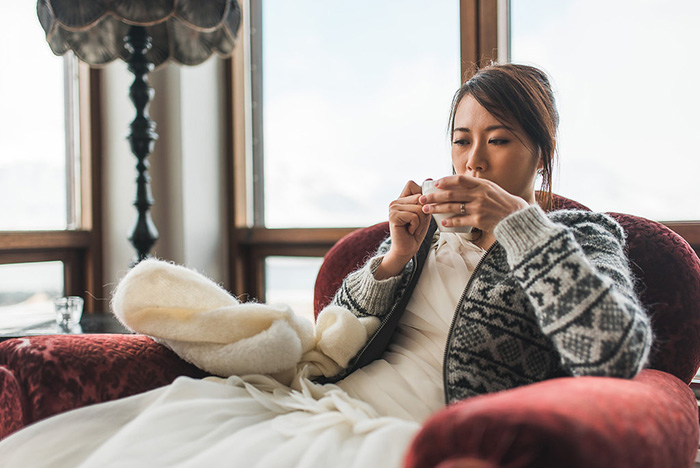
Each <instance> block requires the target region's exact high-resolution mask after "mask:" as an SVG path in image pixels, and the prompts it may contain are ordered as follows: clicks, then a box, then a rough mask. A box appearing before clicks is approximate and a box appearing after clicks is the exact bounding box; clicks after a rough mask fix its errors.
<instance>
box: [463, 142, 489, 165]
mask: <svg viewBox="0 0 700 468" xmlns="http://www.w3.org/2000/svg"><path fill="white" fill-rule="evenodd" d="M484 151H485V149H484V147H483V146H482V145H480V144H475V145H473V146H472V150H471V152H470V153H469V158H467V170H468V171H469V172H483V171H485V170H486V167H487V161H486V155H485V154H484Z"/></svg>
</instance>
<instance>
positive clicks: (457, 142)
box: [452, 139, 469, 146]
mask: <svg viewBox="0 0 700 468" xmlns="http://www.w3.org/2000/svg"><path fill="white" fill-rule="evenodd" d="M452 144H453V145H457V146H464V145H468V144H469V142H468V141H467V140H464V139H462V140H455V141H453V142H452Z"/></svg>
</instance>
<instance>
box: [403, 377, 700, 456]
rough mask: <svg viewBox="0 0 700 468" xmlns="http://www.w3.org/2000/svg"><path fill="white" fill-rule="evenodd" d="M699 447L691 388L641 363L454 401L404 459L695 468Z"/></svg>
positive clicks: (425, 429) (426, 427) (428, 424)
mask: <svg viewBox="0 0 700 468" xmlns="http://www.w3.org/2000/svg"><path fill="white" fill-rule="evenodd" d="M697 450H698V408H697V402H696V399H695V397H694V395H693V392H692V391H691V390H690V388H689V387H688V386H687V385H686V384H684V383H683V382H681V381H680V380H679V379H677V378H676V377H674V376H672V375H671V374H667V373H665V372H661V371H656V370H644V371H642V372H641V373H640V374H639V375H638V376H637V377H636V378H635V379H633V380H622V379H614V378H605V377H579V378H560V379H554V380H549V381H544V382H540V383H536V384H533V385H528V386H526V387H521V388H517V389H513V390H509V391H504V392H500V393H495V394H490V395H484V396H479V397H474V398H470V399H467V400H463V401H461V402H458V403H455V404H453V405H451V406H449V407H447V408H445V409H444V410H442V411H440V412H439V413H437V414H436V415H434V416H433V417H432V418H431V419H429V420H428V421H427V422H426V424H425V425H424V426H423V428H422V429H421V431H420V433H419V434H418V435H417V436H416V439H415V440H414V441H413V443H412V446H411V447H410V449H409V452H408V454H407V456H406V460H405V466H406V467H407V468H419V467H420V468H422V467H435V466H437V467H439V468H444V467H447V466H461V465H460V460H475V459H476V460H483V461H485V462H487V463H490V464H489V466H493V467H508V468H525V467H538V468H548V467H552V468H553V467H561V466H567V467H571V468H578V467H581V468H583V467H591V466H595V467H599V468H626V467H629V468H632V467H635V468H643V467H648V468H663V467H669V468H671V467H692V465H693V460H694V459H695V455H696V453H697ZM469 466H471V465H469Z"/></svg>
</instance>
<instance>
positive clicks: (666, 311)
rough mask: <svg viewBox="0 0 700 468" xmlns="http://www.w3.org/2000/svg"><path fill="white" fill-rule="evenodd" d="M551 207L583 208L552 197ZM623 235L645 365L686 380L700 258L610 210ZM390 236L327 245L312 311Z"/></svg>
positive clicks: (693, 358)
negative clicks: (650, 341)
mask: <svg viewBox="0 0 700 468" xmlns="http://www.w3.org/2000/svg"><path fill="white" fill-rule="evenodd" d="M554 209H555V210H559V209H583V210H588V208H586V207H585V206H583V205H581V204H580V203H578V202H575V201H573V200H569V199H567V198H564V197H561V196H558V195H555V196H554ZM609 214H610V215H611V216H612V217H613V218H615V219H616V220H617V221H618V222H619V223H620V224H621V225H622V227H623V229H624V230H625V232H626V234H627V252H628V256H629V259H630V263H631V265H632V271H633V273H634V274H635V276H636V277H637V279H638V284H637V290H638V294H639V295H640V299H641V301H642V303H643V304H644V306H645V307H646V309H647V312H648V314H649V316H650V317H651V320H652V325H653V329H654V347H653V350H652V355H651V358H650V362H649V367H650V368H652V369H658V370H661V371H664V372H668V373H670V374H673V375H675V376H676V377H678V378H679V379H681V380H683V381H684V382H686V383H690V380H691V379H692V378H693V376H694V375H695V372H696V371H697V369H698V367H699V366H700V259H698V256H697V254H696V253H695V252H694V251H693V249H692V248H691V247H690V246H689V245H688V243H687V242H686V241H685V240H684V239H683V238H682V237H680V236H679V235H678V234H676V233H675V232H673V231H671V230H670V229H668V228H667V227H666V226H664V225H662V224H660V223H657V222H655V221H650V220H648V219H645V218H641V217H638V216H633V215H628V214H621V213H609ZM388 235H389V224H388V223H386V222H384V223H379V224H375V225H374V226H370V227H367V228H363V229H358V230H357V231H354V232H352V233H350V234H348V235H347V236H345V237H344V238H342V239H341V240H340V241H338V242H337V243H336V244H335V245H334V246H333V248H331V249H330V250H329V251H328V253H327V254H326V256H325V257H324V261H323V264H322V265H321V269H320V270H319V273H318V277H317V278H316V286H315V290H314V313H315V314H318V313H319V312H320V310H321V309H323V307H325V306H326V305H328V303H329V302H330V301H331V299H332V298H333V296H334V295H335V292H336V291H337V290H338V288H339V287H340V284H341V283H342V281H343V279H344V278H345V277H346V276H347V275H348V274H349V273H350V272H352V271H354V270H356V269H357V268H359V267H361V266H362V265H363V264H364V263H365V262H366V261H367V259H369V258H370V257H371V256H372V255H373V254H374V253H375V252H376V250H377V247H379V244H380V243H381V242H382V241H383V240H384V239H386V238H387V236H388Z"/></svg>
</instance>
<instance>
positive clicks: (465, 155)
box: [452, 95, 541, 203]
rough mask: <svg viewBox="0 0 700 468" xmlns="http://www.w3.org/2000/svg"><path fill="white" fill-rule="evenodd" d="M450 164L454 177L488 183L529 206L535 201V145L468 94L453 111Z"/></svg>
mask: <svg viewBox="0 0 700 468" xmlns="http://www.w3.org/2000/svg"><path fill="white" fill-rule="evenodd" d="M452 164H453V165H454V168H455V171H456V172H457V174H461V175H470V176H472V177H477V178H480V179H487V180H490V181H492V182H495V183H496V184H498V185H500V186H501V187H502V188H503V189H505V190H506V191H507V192H509V193H511V194H513V195H517V196H519V197H522V198H523V199H525V201H527V202H528V203H534V201H535V178H536V176H537V169H538V168H539V167H541V164H540V157H539V151H538V150H537V148H536V146H535V143H534V142H533V141H532V140H531V139H530V138H529V137H528V136H527V135H526V134H525V132H524V131H523V130H522V129H521V128H520V126H517V127H516V126H512V125H510V124H507V125H504V124H503V123H501V122H500V121H499V120H498V119H496V118H495V117H494V116H493V115H491V114H490V113H489V112H488V111H487V110H486V109H485V108H484V107H483V106H482V105H481V104H479V103H478V102H477V100H476V99H474V98H473V97H472V96H471V95H467V96H465V97H464V98H463V99H462V100H461V101H460V103H459V104H458V105H457V110H456V112H455V117H454V134H453V137H452Z"/></svg>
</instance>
